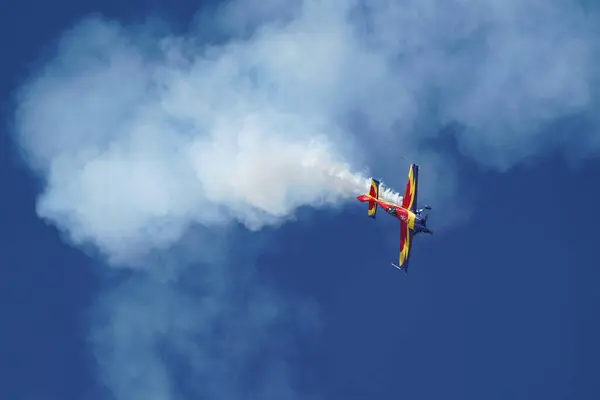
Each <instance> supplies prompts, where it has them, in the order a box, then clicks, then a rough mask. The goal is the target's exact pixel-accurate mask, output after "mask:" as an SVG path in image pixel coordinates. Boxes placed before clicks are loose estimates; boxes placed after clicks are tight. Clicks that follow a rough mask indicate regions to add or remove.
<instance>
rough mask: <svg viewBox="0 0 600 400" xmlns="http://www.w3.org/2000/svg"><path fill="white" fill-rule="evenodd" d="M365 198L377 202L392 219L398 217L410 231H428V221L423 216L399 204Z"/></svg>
mask: <svg viewBox="0 0 600 400" xmlns="http://www.w3.org/2000/svg"><path fill="white" fill-rule="evenodd" d="M365 197H367V198H368V199H369V200H374V201H376V202H377V204H378V205H379V207H381V208H383V209H384V210H385V212H387V213H388V214H390V215H391V216H392V217H396V218H398V219H399V220H402V221H404V222H406V224H407V225H408V227H409V229H411V230H413V231H415V233H417V232H423V231H427V230H428V229H427V226H426V223H427V222H426V219H425V218H424V217H423V216H422V215H421V214H418V213H414V212H412V211H410V210H407V209H406V208H403V207H401V206H399V205H397V204H394V203H389V202H387V201H384V200H381V199H376V198H374V197H372V196H369V195H365Z"/></svg>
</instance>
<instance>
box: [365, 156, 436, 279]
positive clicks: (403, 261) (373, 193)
mask: <svg viewBox="0 0 600 400" xmlns="http://www.w3.org/2000/svg"><path fill="white" fill-rule="evenodd" d="M418 183H419V166H418V165H417V164H410V167H409V169H408V181H407V182H406V189H405V191H404V197H403V198H402V204H401V205H397V204H394V203H390V202H388V201H385V200H382V199H380V198H379V181H377V180H375V179H372V180H371V189H370V190H369V193H368V194H366V193H365V194H361V195H360V196H358V197H357V199H358V201H360V202H361V203H364V202H368V209H367V215H368V216H369V217H371V218H375V214H376V213H377V206H378V205H379V206H381V207H383V208H384V209H385V211H386V212H387V213H388V214H390V215H392V216H394V217H396V218H398V219H399V220H400V262H399V264H398V265H396V264H394V263H392V265H393V266H394V267H396V268H398V269H399V270H401V271H404V272H405V273H408V259H409V256H410V249H411V247H412V240H413V237H414V235H416V234H417V233H420V232H424V233H429V234H433V232H432V231H431V230H429V229H428V228H427V217H428V215H423V214H422V213H423V210H431V207H429V206H427V205H426V206H423V208H422V209H420V210H417V189H418Z"/></svg>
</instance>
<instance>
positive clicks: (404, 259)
mask: <svg viewBox="0 0 600 400" xmlns="http://www.w3.org/2000/svg"><path fill="white" fill-rule="evenodd" d="M413 235H414V233H413V231H412V230H411V229H409V228H408V224H407V223H406V222H404V221H402V220H400V257H399V260H398V261H399V263H398V265H396V264H394V263H392V265H393V266H394V267H396V268H398V269H399V270H401V271H404V272H405V273H408V259H409V257H410V248H411V247H412V239H413Z"/></svg>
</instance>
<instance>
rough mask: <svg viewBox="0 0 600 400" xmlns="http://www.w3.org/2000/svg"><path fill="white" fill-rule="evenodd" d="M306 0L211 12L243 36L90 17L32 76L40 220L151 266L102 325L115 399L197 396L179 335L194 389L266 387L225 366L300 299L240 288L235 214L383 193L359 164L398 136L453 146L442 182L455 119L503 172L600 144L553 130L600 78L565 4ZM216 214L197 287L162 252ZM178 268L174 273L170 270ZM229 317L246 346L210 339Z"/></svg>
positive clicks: (27, 127)
mask: <svg viewBox="0 0 600 400" xmlns="http://www.w3.org/2000/svg"><path fill="white" fill-rule="evenodd" d="M291 3H292V2H289V1H286V0H270V1H268V2H260V5H261V8H259V7H257V6H256V5H257V3H256V2H255V1H253V0H239V1H234V2H232V3H228V5H226V6H224V7H222V8H221V9H220V11H219V12H218V13H217V15H216V16H215V15H210V16H209V17H206V16H205V18H202V19H201V21H203V22H206V21H209V20H210V21H212V23H213V27H215V29H216V30H217V32H216V33H217V34H218V35H224V36H225V39H223V37H220V38H219V39H220V40H221V42H218V44H212V45H208V44H207V43H214V40H212V39H213V38H207V37H204V36H201V35H199V34H197V32H192V33H190V34H189V35H186V36H184V37H174V36H172V35H169V34H166V35H164V36H161V37H155V36H152V34H151V33H147V32H146V29H144V27H141V28H140V27H135V28H132V27H122V26H120V25H119V24H117V23H112V22H108V21H106V20H103V19H96V20H88V21H85V22H83V23H81V24H79V25H78V26H77V27H75V28H74V29H73V30H72V31H71V32H68V33H66V34H65V35H64V37H63V38H62V39H61V41H60V43H59V46H58V51H57V54H56V57H55V58H54V59H52V60H49V61H48V63H47V65H46V66H45V67H44V68H43V69H42V70H41V71H38V72H37V73H36V74H35V75H34V76H33V77H32V79H31V80H30V82H28V84H27V85H25V86H24V87H23V88H21V90H20V92H19V103H18V111H17V118H16V119H17V121H16V127H17V133H16V139H17V142H18V144H19V145H20V147H21V149H22V151H23V154H24V156H25V157H26V158H27V161H28V162H29V165H30V166H31V168H32V169H34V170H35V171H36V172H37V173H38V174H39V175H40V176H41V177H42V178H43V179H44V183H45V187H44V192H43V193H42V195H41V196H40V199H39V201H38V210H37V212H38V214H39V216H40V217H41V218H44V219H45V220H47V221H49V222H51V223H52V224H54V225H56V226H57V227H58V228H59V229H61V230H62V231H63V232H65V233H67V234H68V236H69V238H70V239H71V241H72V242H74V243H75V244H78V245H79V244H88V243H90V244H92V245H94V246H95V247H97V248H99V249H100V250H101V251H102V252H103V253H104V254H105V255H106V256H107V257H108V258H109V263H110V264H111V265H121V266H122V265H123V264H125V265H126V266H127V267H131V266H132V265H137V266H139V265H142V267H143V268H145V271H144V273H139V275H136V279H132V280H131V281H129V282H128V283H127V285H126V286H125V289H121V290H117V291H115V292H110V293H109V294H107V296H106V298H107V300H106V301H105V302H103V303H102V305H101V306H100V308H101V309H103V310H104V314H105V315H106V317H105V319H104V320H100V322H98V326H97V327H96V329H95V330H94V332H93V333H92V337H93V338H94V345H95V346H96V353H97V354H98V358H99V360H100V361H99V364H100V366H101V372H102V378H103V380H104V381H105V382H106V383H107V385H108V386H109V387H110V388H111V390H112V391H113V392H114V394H115V397H116V398H118V399H127V400H138V399H144V400H146V399H148V398H153V397H152V396H154V398H159V399H161V400H163V399H171V398H178V397H179V396H178V395H179V393H178V392H177V389H173V386H174V385H175V384H174V383H173V378H172V376H171V375H170V373H169V368H168V363H167V362H165V361H164V360H163V359H162V358H161V357H160V352H159V351H158V350H157V347H159V344H162V343H163V342H166V343H168V344H169V346H167V347H171V348H172V349H173V350H174V352H175V353H177V354H189V356H188V357H187V361H188V363H189V364H190V365H191V367H190V368H191V370H192V371H193V372H194V373H195V374H196V375H199V376H200V377H201V378H202V379H201V381H202V382H203V386H202V387H201V388H197V389H196V390H195V391H194V393H203V394H207V393H208V396H209V398H221V399H223V398H224V399H227V398H248V397H247V396H243V395H241V393H244V392H243V391H238V390H237V388H236V387H235V385H232V384H231V383H230V382H229V380H228V379H227V377H228V376H230V375H231V374H232V373H235V375H237V374H238V373H240V374H241V372H240V370H239V369H242V368H243V367H240V366H239V365H243V363H242V362H241V360H240V359H239V358H238V357H240V358H245V357H246V355H247V354H248V353H251V350H250V349H249V348H251V347H252V346H253V344H254V343H256V342H258V341H260V339H263V336H261V335H263V332H265V331H268V329H267V328H269V327H271V326H272V324H273V323H276V321H277V316H278V315H289V313H287V311H288V307H285V305H281V301H282V300H281V299H279V298H277V297H275V299H273V298H272V297H271V296H273V295H272V293H270V292H269V291H268V290H266V289H265V288H262V287H260V289H259V290H257V291H255V292H253V293H250V294H247V296H246V297H244V298H239V297H237V296H238V294H239V292H240V287H246V288H248V287H250V288H254V287H256V286H255V282H254V281H253V280H252V279H251V278H245V279H247V280H246V281H243V283H244V284H243V285H239V279H241V278H239V276H240V271H239V270H233V269H232V268H233V267H232V264H234V261H233V260H232V259H231V258H232V257H237V254H238V253H239V252H242V251H243V250H244V249H243V246H242V245H241V244H240V243H243V244H244V245H246V244H247V241H243V240H242V241H239V242H236V243H235V245H232V244H231V243H230V242H228V241H226V240H225V239H223V238H222V237H221V236H219V235H225V234H224V233H223V227H227V226H229V225H231V223H232V222H241V223H242V224H244V225H245V226H246V227H248V228H250V229H254V230H258V229H259V228H261V227H263V226H267V225H274V224H279V223H281V222H283V221H286V219H287V218H290V216H291V215H292V214H293V213H294V210H296V209H298V208H299V207H302V206H305V205H313V206H322V205H328V204H330V205H334V204H336V203H337V202H339V201H344V200H345V199H348V200H350V201H352V200H353V196H356V195H358V194H360V193H362V192H364V191H366V190H368V185H369V182H368V179H367V178H366V176H368V174H367V173H362V172H363V168H361V166H362V165H365V164H368V165H371V166H373V165H375V164H378V166H379V167H382V166H386V165H389V164H390V163H391V162H393V163H394V167H395V168H397V165H396V161H395V160H396V159H397V157H398V153H399V148H398V147H399V145H401V146H402V153H403V154H410V155H411V156H413V155H414V154H417V151H418V154H419V155H421V156H423V154H429V157H433V158H434V161H435V162H433V163H432V164H433V165H436V166H438V167H436V168H435V171H431V173H428V174H427V175H426V176H425V175H424V176H423V178H424V179H423V180H422V186H421V188H427V189H431V190H430V192H432V191H433V189H435V190H437V192H436V194H439V192H440V191H443V190H444V189H445V188H447V187H449V186H451V184H448V183H446V182H447V176H448V175H445V174H449V176H452V174H451V171H450V172H448V170H449V168H447V166H448V164H447V163H445V162H444V159H443V158H442V157H443V156H442V155H440V154H437V153H433V155H431V154H432V153H423V152H421V149H422V147H423V146H422V145H424V142H425V141H423V139H424V138H425V139H431V138H433V137H435V135H436V134H437V133H436V132H438V131H439V128H440V127H442V126H444V125H445V124H447V123H454V122H458V123H459V124H460V125H462V126H464V127H465V129H463V130H461V131H459V132H458V134H457V137H456V139H457V141H458V148H459V149H460V150H461V151H462V152H463V153H465V154H466V155H468V156H472V157H473V158H476V159H478V160H480V161H481V162H483V163H485V164H487V165H491V166H495V167H500V168H505V167H507V166H510V165H513V164H514V163H517V162H519V161H521V160H524V159H527V158H528V157H529V156H530V155H532V154H536V153H539V152H540V151H544V150H545V149H547V148H551V147H552V146H555V145H556V144H557V143H559V144H562V143H579V144H580V145H581V146H584V147H585V146H587V145H589V146H587V147H588V148H590V149H594V148H597V147H598V143H600V141H599V140H598V135H597V131H593V132H592V131H590V132H578V133H572V134H571V132H569V135H568V136H567V135H562V136H560V137H558V138H557V137H551V138H548V135H547V133H546V131H545V130H544V129H542V128H543V127H544V126H545V124H547V123H549V122H551V121H553V120H554V119H556V118H559V117H563V116H565V115H567V116H568V115H572V114H576V113H586V112H588V111H589V110H590V109H593V107H592V105H594V104H595V103H594V101H595V96H596V95H597V93H595V92H594V90H593V88H592V85H591V83H592V82H594V79H596V72H595V71H596V65H597V62H596V58H597V57H596V51H597V40H596V37H597V36H596V35H594V34H593V33H594V29H595V28H593V27H594V26H597V25H594V24H593V20H592V18H591V17H588V16H587V15H585V16H583V15H582V13H581V12H580V11H579V10H578V9H576V8H575V7H574V6H571V5H569V4H567V3H565V2H563V1H561V0H550V1H543V2H541V1H532V2H528V3H527V4H525V3H523V2H522V1H520V0H487V1H484V2H480V1H479V2H474V1H449V2H448V1H446V2H433V3H430V2H423V1H421V0H405V1H400V2H390V1H386V0H373V1H369V2H359V1H354V0H335V1H312V0H306V1H302V2H296V3H294V5H292V4H291ZM360 11H363V12H362V13H361V12H360ZM152 28H153V27H150V29H148V31H152ZM202 29H205V28H204V27H203V28H202ZM423 126H425V127H426V128H427V130H426V131H425V130H421V129H416V128H420V127H423ZM425 136H428V137H425ZM590 151H592V150H590ZM392 156H393V157H392ZM415 157H416V156H415ZM388 160H393V161H388ZM379 171H382V174H385V173H386V172H387V171H384V170H383V169H379V168H378V169H377V170H376V172H377V173H379ZM404 171H405V170H404ZM374 172H375V171H374ZM395 173H398V171H397V170H396V171H395ZM433 175H437V176H438V177H437V178H436V180H435V185H431V184H429V186H428V184H427V181H426V180H427V179H430V177H431V176H433ZM423 185H425V186H423ZM423 192H424V191H423ZM382 195H383V196H384V197H385V198H386V199H387V200H391V201H393V202H396V203H399V202H400V197H399V195H398V194H397V193H395V192H391V191H388V190H386V189H385V188H383V190H382ZM198 226H200V228H199V229H194V230H193V232H194V234H196V235H200V238H196V240H194V244H193V246H190V247H193V248H195V249H196V248H197V249H198V250H197V252H198V253H200V259H201V260H202V262H203V264H202V267H203V268H202V269H201V270H196V271H195V272H196V274H195V275H199V276H201V278H198V279H199V280H200V281H201V282H200V283H196V284H197V285H199V286H200V287H201V288H202V290H200V292H202V295H198V294H197V293H196V292H194V291H193V290H192V291H191V292H193V293H192V294H190V293H189V291H185V290H182V289H181V286H182V285H183V284H182V281H184V279H183V278H181V276H182V275H184V273H186V272H187V269H186V268H184V267H182V266H181V264H180V263H179V262H170V263H163V258H164V257H166V256H165V253H160V251H159V250H161V249H169V248H170V247H171V246H179V245H181V240H182V238H183V240H185V238H186V235H185V234H184V233H185V232H186V230H188V228H189V227H195V228H197V227H198ZM206 227H209V228H206ZM229 234H231V233H229ZM215 237H216V238H215ZM255 237H256V236H255ZM225 243H226V244H225ZM179 251H180V249H178V251H175V253H179ZM157 253H158V254H161V257H156V258H155V259H153V260H152V261H151V262H148V258H144V257H143V256H144V255H146V254H150V255H156V254H157ZM166 254H168V255H169V256H172V254H173V252H168V253H166ZM194 255H195V256H199V255H198V254H194ZM225 255H227V257H226V256H225ZM175 258H176V257H175ZM140 260H142V261H143V262H140ZM158 260H160V261H158ZM187 261H189V260H187ZM236 261H239V260H237V259H236ZM163 264H168V266H165V265H163ZM243 265H244V269H243V270H242V272H246V267H247V265H246V264H243ZM163 268H166V269H169V268H170V270H169V271H168V272H172V275H173V276H175V277H174V278H173V277H172V276H171V275H168V274H166V275H167V277H169V278H170V279H172V280H169V281H168V282H167V283H165V278H164V276H163V275H161V273H162V272H163V271H162V269H163ZM193 275H194V274H193ZM178 279H179V280H178ZM248 290H249V291H252V290H251V289H248ZM289 308H290V309H296V308H298V309H301V308H302V307H289ZM153 311H156V312H153ZM224 315H235V316H236V318H235V321H240V325H233V326H232V325H231V322H230V321H228V320H226V321H223V319H224V317H223V316H224ZM274 321H275V322H274ZM223 325H224V328H223V329H225V331H226V333H227V334H226V335H224V336H223V337H226V338H229V337H233V338H234V339H233V340H232V343H229V342H227V343H222V342H220V340H223V339H222V338H221V336H218V337H217V339H215V337H214V335H211V332H212V330H213V329H214V327H215V326H218V327H219V328H222V327H223ZM240 332H242V333H244V335H240ZM246 333H248V334H247V335H246ZM197 336H200V337H201V339H202V340H201V341H200V343H198V342H197V341H196V340H197ZM215 340H216V341H217V342H218V343H219V344H220V346H218V350H217V352H216V354H215V353H213V352H212V350H213V348H212V347H211V343H213V342H214V341H215ZM265 341H266V340H265ZM229 345H231V346H233V347H234V348H235V350H236V351H235V352H234V351H228V346H229ZM114 349H117V350H114ZM240 349H241V350H240ZM238 350H240V351H238ZM238 354H241V356H238ZM199 360H200V361H199ZM272 365H276V366H279V365H280V363H279V360H275V361H274V363H273V364H272ZM272 365H271V367H270V368H272ZM215 366H217V367H215ZM232 371H233V372H232ZM278 371H279V369H278ZM212 378H215V379H212ZM271 381H274V380H273V379H271ZM276 381H277V382H275V383H276V385H273V382H271V385H270V384H266V383H265V385H264V387H263V388H261V389H260V391H262V392H269V393H271V394H272V396H271V398H277V399H281V400H284V399H288V398H293V394H294V390H291V389H290V387H291V385H288V384H287V378H286V379H279V376H278V379H277V380H276ZM148 382H150V383H151V384H152V386H148ZM282 382H283V383H282ZM273 391H275V392H273ZM273 393H275V394H273ZM259 398H260V396H259Z"/></svg>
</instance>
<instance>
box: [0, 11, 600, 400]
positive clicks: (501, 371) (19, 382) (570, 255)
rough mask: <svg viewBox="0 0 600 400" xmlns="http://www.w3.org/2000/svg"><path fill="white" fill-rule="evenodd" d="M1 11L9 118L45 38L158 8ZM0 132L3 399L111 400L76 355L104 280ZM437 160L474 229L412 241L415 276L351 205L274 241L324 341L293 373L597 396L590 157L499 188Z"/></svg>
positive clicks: (510, 177)
mask: <svg viewBox="0 0 600 400" xmlns="http://www.w3.org/2000/svg"><path fill="white" fill-rule="evenodd" d="M10 3H11V4H10V5H9V7H8V9H6V7H5V6H4V7H3V10H2V12H1V15H0V32H1V34H0V43H1V45H2V49H3V56H2V60H3V61H2V63H0V98H1V99H2V103H1V105H2V119H3V120H4V121H8V120H9V119H10V118H11V115H12V109H11V104H10V102H9V100H10V95H11V91H12V90H13V89H14V88H15V87H16V85H18V84H19V83H20V82H21V81H22V79H24V77H25V76H26V75H27V72H28V68H29V67H30V64H31V62H32V61H33V60H35V59H36V58H37V57H38V56H39V55H40V54H41V52H42V51H43V50H44V48H45V46H47V45H48V44H49V40H50V39H49V38H52V37H54V36H55V35H57V34H58V33H59V32H60V31H61V30H63V29H64V28H65V27H68V26H70V25H71V24H72V23H74V22H75V21H76V20H77V19H78V18H80V17H81V16H83V15H85V14H87V13H89V12H94V11H101V12H103V13H105V14H107V15H108V16H112V17H119V18H123V19H131V18H134V16H135V15H137V13H139V12H141V13H144V12H147V11H148V10H158V8H156V5H155V4H153V2H150V1H146V2H144V1H137V2H127V4H126V5H123V6H121V5H119V3H120V2H117V1H104V2H95V1H87V2H74V1H68V0H61V1H58V2H51V3H50V2H48V3H43V2H33V1H23V2H20V3H19V4H18V5H17V2H16V1H14V2H10ZM185 7H186V6H178V9H177V10H171V11H170V13H171V16H170V17H171V18H174V19H177V18H181V20H182V21H185V17H183V16H185V15H189V14H190V13H191V12H192V11H193V10H194V5H192V4H187V7H188V8H187V9H185ZM162 11H164V10H162ZM8 134H9V132H8V130H7V128H2V131H1V135H0V178H1V179H0V181H1V182H2V188H3V190H2V195H1V197H0V198H1V202H0V205H1V208H0V234H1V236H2V240H1V241H0V243H1V245H0V247H1V251H0V254H1V256H0V261H1V262H0V316H1V317H2V328H1V329H0V371H1V373H0V398H2V399H7V400H8V399H10V400H13V399H14V400H20V399H23V400H54V399H56V400H59V399H60V400H71V399H73V400H82V399H85V400H93V399H106V398H110V397H108V394H107V392H106V391H105V390H103V388H102V387H101V385H100V384H99V383H98V381H97V380H96V378H95V371H94V368H95V360H94V357H93V356H92V354H91V353H90V350H89V348H88V345H87V343H86V341H87V337H88V329H89V326H88V319H89V313H88V310H89V307H90V305H91V304H92V303H93V302H94V299H95V298H96V296H97V295H98V292H99V290H100V285H101V281H100V279H101V275H100V274H99V273H98V272H97V271H98V269H97V268H96V266H95V263H94V261H93V260H91V259H90V258H88V257H86V256H84V255H83V254H82V253H81V252H80V251H79V250H76V249H73V248H71V247H69V246H67V245H65V244H63V243H62V242H61V238H60V235H59V234H58V233H57V231H56V230H55V229H54V228H53V227H51V226H48V225H46V224H45V223H44V222H43V221H41V220H39V219H38V218H37V217H36V215H35V198H36V195H37V193H38V191H39V190H40V187H39V186H38V185H37V183H36V182H35V180H33V178H32V177H31V176H30V175H29V174H28V172H27V171H26V170H25V169H24V168H23V167H22V166H21V165H20V164H19V158H18V154H17V153H16V152H15V149H14V148H13V147H12V144H11V141H10V138H9V136H8ZM447 151H448V152H449V153H451V154H454V155H455V157H456V159H457V160H458V162H459V165H460V179H461V182H463V184H464V185H463V187H464V186H466V187H467V188H468V190H467V191H466V192H465V196H466V198H467V199H468V205H469V206H470V207H472V210H471V215H470V219H469V220H468V221H466V222H465V223H464V224H461V225H457V226H456V227H454V228H452V229H447V230H445V231H443V232H441V233H440V234H439V235H435V236H433V237H418V238H417V241H416V244H415V246H414V249H413V254H412V259H411V263H412V265H411V270H410V275H409V276H404V275H403V274H400V273H399V272H398V271H396V270H394V269H393V268H392V267H391V266H389V261H390V260H393V259H395V257H396V254H397V253H396V252H397V237H398V228H397V225H396V223H395V222H394V221H393V220H391V219H390V218H379V219H378V220H377V221H371V220H369V219H368V218H366V216H365V213H366V212H365V210H364V208H363V207H360V206H359V205H358V204H350V205H348V206H347V207H346V208H344V209H343V210H342V211H341V212H335V213H330V212H328V211H312V210H303V211H302V212H301V213H300V217H299V218H298V220H297V221H296V222H294V223H290V224H287V225H286V226H284V227H283V228H281V229H280V230H279V231H278V232H277V235H273V236H272V237H270V238H271V240H272V244H271V247H270V250H269V251H268V252H266V253H264V254H262V255H261V256H260V259H259V263H258V265H259V272H260V275H261V277H262V279H264V280H265V281H267V282H269V284H271V285H273V286H275V287H278V288H280V290H282V291H284V292H289V293H302V294H304V295H307V294H308V295H310V296H311V297H313V298H314V300H316V302H317V303H318V306H319V310H320V320H321V328H320V332H319V334H318V335H317V336H316V337H315V338H314V339H312V340H310V341H308V342H306V343H300V344H299V346H300V349H301V350H302V351H301V352H300V354H299V355H297V357H296V359H295V361H294V370H295V371H296V372H297V374H298V376H301V377H304V379H305V384H306V385H307V386H309V387H310V388H312V389H314V391H315V392H317V393H320V394H322V396H323V398H326V399H343V400H351V399H391V398H405V399H442V398H444V399H473V400H475V399H486V400H494V399H498V400H499V399H511V400H519V399H532V398H535V399H545V400H559V399H560V400H562V399H577V400H587V399H590V400H591V399H598V398H600V380H598V373H599V372H600V368H599V366H598V357H599V356H600V344H599V341H598V338H599V337H600V321H599V319H598V305H599V301H600V291H599V290H598V281H599V280H600V269H599V268H598V267H599V266H600V263H599V262H598V260H597V252H596V250H597V248H598V237H599V235H598V232H597V229H598V221H600V209H599V208H598V206H597V205H598V204H600V185H599V184H598V182H599V180H598V176H600V160H599V159H595V160H594V159H593V160H589V161H587V162H585V163H582V164H579V165H577V166H576V167H570V166H568V165H567V164H565V163H564V162H563V159H562V158H560V157H559V155H558V154H547V155H546V156H545V157H542V158H540V159H538V160H536V161H534V162H532V163H530V164H529V165H527V166H521V167H518V168H515V169H513V170H510V171H509V172H506V173H491V172H486V171H484V170H481V169H480V168H479V167H478V166H477V165H475V164H473V163H471V162H469V161H468V160H465V159H462V158H460V157H459V156H458V154H456V152H455V151H454V150H453V149H452V148H448V149H447ZM406 167H407V165H406V163H405V162H401V163H399V165H398V175H397V177H396V178H394V179H396V182H393V185H394V186H396V187H402V186H403V184H404V182H405V179H406V172H407V169H406ZM426 173H427V170H426V168H423V170H422V174H426ZM387 181H388V182H389V181H390V177H388V179H387ZM390 184H392V182H390ZM433 206H434V210H433V213H432V217H431V221H430V224H431V225H432V227H433V228H434V229H435V220H436V214H435V211H436V210H435V204H434V205H433ZM383 217H385V216H383ZM284 264H285V268H281V265H284Z"/></svg>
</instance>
